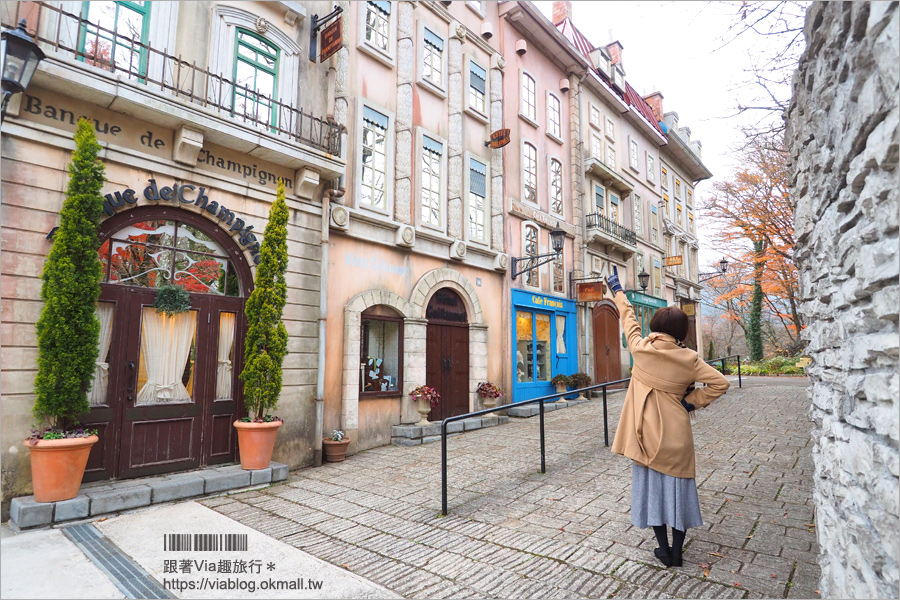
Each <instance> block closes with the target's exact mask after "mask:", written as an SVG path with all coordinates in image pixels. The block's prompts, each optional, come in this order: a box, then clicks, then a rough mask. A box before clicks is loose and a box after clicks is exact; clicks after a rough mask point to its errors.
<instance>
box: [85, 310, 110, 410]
mask: <svg viewBox="0 0 900 600" xmlns="http://www.w3.org/2000/svg"><path fill="white" fill-rule="evenodd" d="M115 310H116V305H115V304H113V303H112V302H100V303H98V304H97V318H98V319H100V354H99V355H98V356H97V366H96V367H95V368H94V381H93V382H92V383H91V389H90V391H89V392H88V399H89V400H90V403H91V406H106V405H107V401H106V395H107V392H108V390H109V363H108V362H106V358H107V357H108V356H109V346H110V344H111V343H112V328H113V315H114V314H115Z"/></svg>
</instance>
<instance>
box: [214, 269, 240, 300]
mask: <svg viewBox="0 0 900 600" xmlns="http://www.w3.org/2000/svg"><path fill="white" fill-rule="evenodd" d="M223 290H224V293H225V295H226V296H232V297H237V296H240V295H241V282H240V281H239V280H238V276H237V271H235V270H234V265H233V264H232V263H231V261H230V260H229V261H228V278H227V279H226V280H225V281H224V282H219V293H222V292H223Z"/></svg>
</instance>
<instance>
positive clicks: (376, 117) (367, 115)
mask: <svg viewBox="0 0 900 600" xmlns="http://www.w3.org/2000/svg"><path fill="white" fill-rule="evenodd" d="M363 119H364V120H365V121H367V122H369V123H371V124H372V125H375V126H376V127H380V128H381V129H384V130H387V127H388V118H387V116H385V115H383V114H381V113H380V112H378V111H375V110H372V109H371V108H369V107H368V106H364V107H363Z"/></svg>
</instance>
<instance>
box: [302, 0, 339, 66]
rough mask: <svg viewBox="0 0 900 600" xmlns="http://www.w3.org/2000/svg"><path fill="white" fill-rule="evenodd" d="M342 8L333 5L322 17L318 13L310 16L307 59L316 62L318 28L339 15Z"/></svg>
mask: <svg viewBox="0 0 900 600" xmlns="http://www.w3.org/2000/svg"><path fill="white" fill-rule="evenodd" d="M342 12H344V9H343V8H341V7H340V6H335V7H334V10H333V11H331V12H330V13H328V14H327V15H325V16H324V17H322V18H321V19H320V18H319V15H313V16H312V23H311V24H310V25H311V27H310V29H309V60H311V61H312V62H316V54H317V52H318V45H319V30H320V29H322V28H323V27H325V26H326V25H328V23H329V22H330V21H331V20H332V19H334V18H335V17H337V16H339V15H340V14H341V13H342Z"/></svg>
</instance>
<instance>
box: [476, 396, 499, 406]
mask: <svg viewBox="0 0 900 600" xmlns="http://www.w3.org/2000/svg"><path fill="white" fill-rule="evenodd" d="M478 396H479V397H480V398H481V405H482V406H483V407H485V408H494V407H495V406H497V399H496V398H489V397H488V396H482V395H481V394H478Z"/></svg>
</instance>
